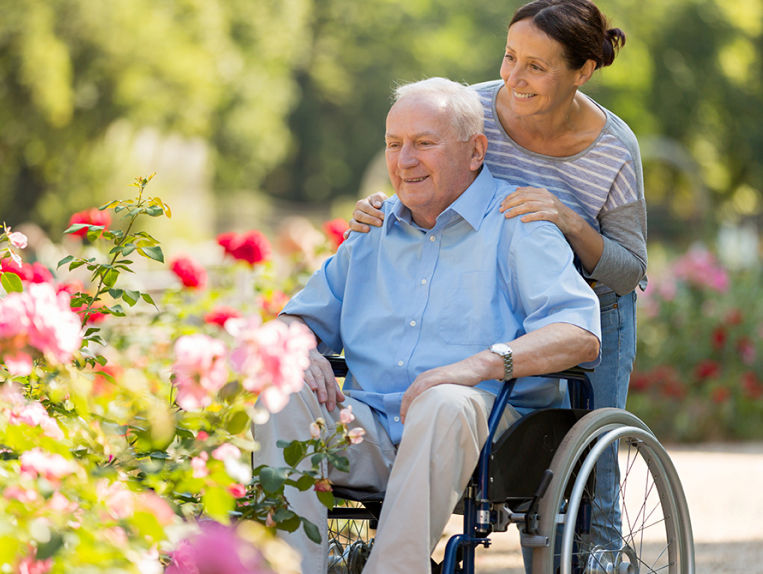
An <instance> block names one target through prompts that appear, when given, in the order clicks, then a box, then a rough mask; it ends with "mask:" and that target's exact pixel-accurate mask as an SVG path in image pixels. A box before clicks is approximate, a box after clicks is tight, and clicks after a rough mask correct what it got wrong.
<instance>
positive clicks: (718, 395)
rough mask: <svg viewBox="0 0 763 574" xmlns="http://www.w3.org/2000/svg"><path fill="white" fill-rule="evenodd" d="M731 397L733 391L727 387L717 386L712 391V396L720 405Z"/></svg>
mask: <svg viewBox="0 0 763 574" xmlns="http://www.w3.org/2000/svg"><path fill="white" fill-rule="evenodd" d="M729 397H731V391H730V390H728V389H727V388H726V387H716V388H714V389H713V392H712V393H710V398H712V399H713V402H714V403H716V404H719V405H720V404H723V403H725V402H726V401H728V400H729Z"/></svg>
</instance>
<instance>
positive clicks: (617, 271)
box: [473, 80, 647, 295]
mask: <svg viewBox="0 0 763 574" xmlns="http://www.w3.org/2000/svg"><path fill="white" fill-rule="evenodd" d="M502 85H503V82H502V81H501V80H494V81H490V82H484V83H481V84H477V85H475V86H473V88H474V89H475V90H476V91H477V93H478V94H479V95H480V99H481V100H482V104H483V107H484V110H485V130H484V131H485V135H486V136H487V138H488V142H489V143H488V149H487V154H486V156H485V163H486V165H487V166H488V167H489V168H490V171H491V172H492V173H493V175H494V176H495V177H497V178H500V179H504V180H506V181H508V182H509V183H511V184H513V185H517V186H532V187H542V188H545V189H547V190H548V191H550V192H551V193H553V194H554V195H556V196H557V197H558V198H559V199H560V200H561V201H562V202H563V203H564V204H565V205H567V206H568V207H569V208H570V209H572V210H573V211H575V212H576V213H578V214H579V215H580V216H581V217H583V219H584V220H585V221H586V222H588V224H590V225H591V226H592V227H593V228H594V229H596V230H597V231H598V232H599V233H601V234H602V236H603V237H604V252H603V253H602V257H601V259H600V260H599V263H598V264H597V266H596V268H595V269H594V270H593V271H592V272H591V273H590V274H587V273H586V274H585V275H586V276H587V277H588V278H589V279H592V280H594V281H596V283H597V284H596V286H595V290H596V292H597V293H599V294H601V293H605V292H609V291H616V292H617V293H618V294H621V295H622V294H625V293H629V292H630V291H632V290H633V289H634V288H635V287H636V286H637V285H638V284H639V283H640V282H641V281H642V280H644V277H645V273H646V261H647V258H646V203H645V201H644V182H643V174H642V169H641V156H640V152H639V148H638V142H637V141H636V136H635V135H634V134H633V132H632V131H631V130H630V128H629V127H628V126H627V124H625V122H623V121H622V120H621V119H620V118H618V117H617V116H616V115H615V114H613V113H612V112H610V111H609V110H607V109H605V108H603V107H601V106H599V108H600V109H601V110H602V111H603V112H604V113H605V114H606V118H607V119H606V122H605V125H604V128H603V129H602V130H601V133H600V134H599V136H598V137H597V138H596V140H595V141H594V142H593V143H592V144H591V145H590V146H589V147H588V148H586V149H585V150H583V151H582V152H580V153H578V154H575V155H573V156H567V157H554V156H547V155H542V154H538V153H535V152H532V151H530V150H528V149H525V148H523V147H522V146H520V145H519V144H517V143H516V142H515V141H514V140H512V139H511V137H510V136H509V135H508V134H507V133H506V131H505V130H504V128H503V126H502V125H501V123H500V122H499V120H498V115H497V112H496V98H497V95H498V90H499V89H500V87H501V86H502ZM597 105H598V104H597Z"/></svg>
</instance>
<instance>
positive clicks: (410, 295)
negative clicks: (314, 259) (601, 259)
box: [283, 167, 600, 444]
mask: <svg viewBox="0 0 763 574" xmlns="http://www.w3.org/2000/svg"><path fill="white" fill-rule="evenodd" d="M515 189H516V188H515V187H514V186H511V185H509V184H506V183H504V182H502V181H501V180H498V179H495V178H493V176H492V175H491V174H490V171H489V170H488V168H487V167H483V168H482V171H481V173H480V174H479V175H478V176H477V178H476V179H475V181H474V182H473V183H472V185H471V186H469V188H467V190H466V191H465V192H464V193H463V194H461V196H460V197H459V198H458V199H457V200H456V201H454V202H453V203H452V204H451V205H450V206H449V207H448V208H447V209H446V210H445V211H443V213H441V214H440V216H439V217H438V218H437V222H436V224H435V226H434V227H433V228H432V229H423V228H421V227H419V226H418V225H416V224H415V222H414V221H413V220H412V219H411V214H410V211H409V210H408V209H407V208H406V207H405V206H404V205H402V204H401V203H400V201H399V200H398V199H397V197H393V198H391V199H389V200H387V201H385V202H384V206H383V210H384V212H385V220H384V224H383V225H382V227H380V228H376V227H374V228H372V229H371V231H370V232H369V233H365V234H361V233H353V234H351V235H350V237H349V238H348V239H347V240H346V241H345V242H344V243H342V245H341V246H340V247H339V249H338V251H337V253H336V254H335V255H334V256H333V257H331V258H329V259H328V260H327V261H326V262H325V263H324V265H323V266H322V267H321V268H320V269H319V270H318V271H316V273H315V274H314V275H313V276H312V277H311V278H310V280H309V281H308V283H307V285H306V286H305V288H304V289H303V290H302V291H300V292H299V293H297V294H296V295H295V296H294V297H293V298H292V299H291V301H289V303H288V304H287V305H286V307H285V308H284V310H283V313H285V314H290V315H299V316H300V317H301V318H302V319H304V321H305V322H306V323H307V325H308V326H309V327H310V328H311V329H312V330H313V332H314V333H315V334H316V336H317V337H318V339H319V340H320V342H321V349H322V350H323V351H331V352H341V351H342V350H344V354H345V357H346V360H347V365H348V368H349V371H350V373H351V374H350V375H349V376H348V377H347V379H346V380H345V386H344V390H345V392H346V393H348V394H349V395H351V396H352V397H354V398H355V399H358V400H360V401H362V402H364V403H366V404H368V405H369V406H371V407H372V408H373V409H375V410H376V411H377V413H378V414H379V415H380V418H381V421H382V423H383V424H384V425H385V426H386V428H387V430H388V432H389V435H390V438H391V439H392V441H393V443H395V444H397V443H399V442H400V439H401V436H402V432H403V426H402V423H401V422H400V403H401V400H402V397H403V393H404V392H405V390H406V389H407V388H408V387H409V385H410V384H411V383H412V382H413V380H414V379H415V378H416V376H417V375H419V374H420V373H422V372H423V371H426V370H428V369H431V368H434V367H438V366H442V365H447V364H450V363H454V362H456V361H460V360H461V359H465V358H466V357H469V356H471V355H473V354H475V353H478V352H480V351H483V350H485V349H487V348H488V347H489V346H490V345H492V344H493V343H497V342H511V341H512V340H513V339H516V338H517V337H519V336H520V335H523V334H525V333H527V332H530V331H533V330H536V329H538V328H540V327H543V326H545V325H549V324H551V323H560V322H561V323H572V324H574V325H577V326H579V327H582V328H583V329H585V330H587V331H590V332H591V333H594V334H595V335H596V336H597V337H599V338H600V326H599V301H598V298H597V297H596V296H595V295H594V293H593V291H592V290H591V288H590V287H589V286H588V285H587V284H586V282H585V281H584V280H583V278H582V277H581V276H580V274H579V273H578V272H577V271H576V269H575V267H574V265H573V258H572V251H571V249H570V247H569V245H568V244H567V241H566V240H565V238H564V236H563V235H562V233H561V232H560V231H559V229H558V228H557V227H556V226H555V225H553V224H551V223H548V222H531V223H522V222H521V221H519V218H513V219H506V218H504V216H503V214H502V213H500V212H499V211H498V205H499V203H500V201H501V199H503V198H504V197H505V196H506V195H507V194H508V193H511V192H513V191H514V190H515ZM596 362H598V361H596ZM594 364H595V363H592V364H591V365H590V366H593V365H594ZM454 382H455V381H454ZM500 384H501V382H500V381H484V382H482V383H481V384H480V385H479V386H480V387H481V388H484V389H486V390H488V391H491V392H494V393H496V392H497V390H498V389H499V388H500ZM562 400H563V391H562V390H561V389H560V384H559V381H556V380H549V379H538V378H531V379H523V380H520V381H519V382H518V384H517V387H516V390H515V391H514V393H513V395H512V398H511V403H512V404H513V405H514V406H515V407H518V410H519V411H520V412H527V411H529V410H532V409H535V408H543V407H549V406H558V405H559V404H560V403H561V401H562Z"/></svg>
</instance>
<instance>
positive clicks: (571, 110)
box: [351, 0, 647, 545]
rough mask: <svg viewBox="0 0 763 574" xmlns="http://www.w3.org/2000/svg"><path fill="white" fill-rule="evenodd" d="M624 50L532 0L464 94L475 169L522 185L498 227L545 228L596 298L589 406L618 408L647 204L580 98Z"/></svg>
mask: <svg viewBox="0 0 763 574" xmlns="http://www.w3.org/2000/svg"><path fill="white" fill-rule="evenodd" d="M624 44H625V34H624V33H623V32H622V31H621V30H619V29H617V28H612V29H610V28H608V27H607V22H606V19H605V18H604V16H603V15H602V14H601V12H600V11H599V9H598V8H597V7H596V6H595V5H594V4H593V3H592V2H590V1H589V0H535V1H534V2H530V3H529V4H526V5H524V6H522V7H521V8H519V10H517V12H516V13H515V14H514V16H513V18H512V20H511V23H510V24H509V30H508V36H507V40H506V50H505V54H504V57H503V63H502V65H501V71H500V76H501V79H500V80H495V81H491V82H486V83H482V84H478V85H476V86H474V89H476V90H477V92H478V93H479V94H480V96H481V98H482V103H483V105H484V108H485V135H487V137H488V142H489V143H488V150H487V156H486V159H485V163H486V164H487V166H488V167H489V168H490V170H491V172H492V173H493V175H494V176H496V177H499V178H502V179H505V180H507V181H509V182H510V183H512V184H515V185H517V186H520V187H518V189H517V191H515V192H514V193H512V194H511V195H509V196H508V197H506V198H505V199H504V201H503V203H502V204H501V211H503V212H504V214H505V216H506V217H507V218H511V217H521V218H522V220H523V221H534V220H547V221H551V222H553V223H555V224H556V225H557V226H558V227H559V228H560V229H561V230H562V232H563V233H564V235H565V237H566V238H567V240H568V242H569V243H570V245H571V247H572V249H573V251H574V252H575V255H576V257H577V259H578V261H579V263H580V269H581V272H582V273H583V275H584V276H585V277H586V278H587V279H588V280H589V282H590V283H591V285H592V287H593V289H594V290H595V292H596V293H597V295H598V296H599V299H600V303H601V324H602V361H601V364H600V365H599V366H598V367H597V368H596V370H595V372H594V373H593V375H592V377H591V382H592V383H593V387H594V406H595V408H601V407H618V408H625V400H626V396H627V391H628V382H629V379H630V373H631V370H632V367H633V360H634V357H635V352H636V310H635V304H636V294H635V288H636V287H637V286H638V285H641V286H642V287H643V286H644V285H645V281H646V279H645V273H646V262H647V255H646V204H645V202H644V189H643V177H642V170H641V158H640V153H639V149H638V143H637V141H636V138H635V136H634V135H633V132H632V131H631V130H630V129H629V128H628V126H627V125H626V124H625V122H623V121H622V120H621V119H620V118H618V117H617V116H615V115H614V114H613V113H612V112H610V111H609V110H607V109H605V108H603V107H602V106H600V105H598V104H597V103H596V102H594V101H593V100H592V99H591V98H589V97H588V96H586V95H584V94H583V93H581V92H580V91H579V88H581V87H582V86H583V85H584V84H585V83H586V82H587V81H588V80H589V79H590V78H591V76H592V74H593V72H594V70H597V69H599V68H601V67H604V66H608V65H610V64H611V63H612V62H613V60H614V58H615V55H616V54H617V51H618V50H619V48H620V47H621V46H623V45H624ZM384 198H385V196H384V194H374V195H373V196H371V197H369V198H368V199H366V200H361V201H360V202H358V204H357V209H356V210H355V212H354V213H353V216H354V218H355V219H354V220H353V221H352V222H351V229H352V230H354V231H361V232H365V231H368V229H369V228H368V225H367V224H370V225H381V219H382V215H381V212H380V211H378V210H377V209H375V208H374V207H373V205H376V206H380V205H381V201H383V199H384ZM614 461H615V458H614V453H613V454H612V455H611V457H610V460H609V464H607V465H606V466H607V469H606V470H605V469H601V468H600V470H599V472H598V479H597V500H598V501H599V502H601V508H602V509H608V511H607V512H606V513H605V512H604V511H603V510H602V511H600V512H597V511H596V510H595V511H594V516H593V523H594V524H593V529H594V535H593V536H594V541H595V542H596V543H597V544H599V545H617V544H618V541H619V521H620V518H619V512H618V510H617V508H618V504H617V496H618V495H617V485H618V483H619V479H618V478H617V476H618V471H617V467H616V465H615V464H614ZM600 466H601V465H600ZM604 485H606V486H604ZM613 508H614V509H616V510H615V512H616V514H615V515H614V516H613V515H612V509H613Z"/></svg>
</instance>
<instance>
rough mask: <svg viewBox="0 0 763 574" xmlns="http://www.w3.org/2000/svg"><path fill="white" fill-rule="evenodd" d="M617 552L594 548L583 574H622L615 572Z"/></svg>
mask: <svg viewBox="0 0 763 574" xmlns="http://www.w3.org/2000/svg"><path fill="white" fill-rule="evenodd" d="M615 560H616V558H615V552H612V551H611V550H607V549H606V548H602V547H601V546H594V548H593V550H591V553H590V554H589V555H588V561H587V563H586V566H585V569H584V570H583V574H620V573H619V572H618V571H616V570H615Z"/></svg>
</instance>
